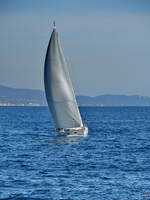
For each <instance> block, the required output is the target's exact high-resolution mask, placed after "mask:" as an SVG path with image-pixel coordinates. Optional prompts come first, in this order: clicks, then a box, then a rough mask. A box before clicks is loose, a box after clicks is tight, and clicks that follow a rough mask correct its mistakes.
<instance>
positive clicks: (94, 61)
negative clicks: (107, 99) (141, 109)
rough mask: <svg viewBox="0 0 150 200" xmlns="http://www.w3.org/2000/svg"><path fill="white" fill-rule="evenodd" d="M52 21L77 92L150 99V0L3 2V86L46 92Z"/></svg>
mask: <svg viewBox="0 0 150 200" xmlns="http://www.w3.org/2000/svg"><path fill="white" fill-rule="evenodd" d="M53 20H56V23H57V31H58V33H59V36H60V39H61V43H62V47H63V49H64V54H65V57H66V60H67V62H68V68H69V71H70V74H71V78H72V80H73V85H74V87H75V90H76V93H80V94H83V95H90V96H95V95H99V94H106V93H109V94H129V95H133V94H139V95H146V96H150V89H149V88H150V78H149V77H150V76H149V74H150V1H149V0H103V1H102V0H28V1H27V0H0V44H1V45H0V84H2V85H7V86H11V87H17V88H33V89H43V68H44V59H45V53H46V48H47V44H48V41H49V38H50V34H51V31H52V28H53V27H52V22H53Z"/></svg>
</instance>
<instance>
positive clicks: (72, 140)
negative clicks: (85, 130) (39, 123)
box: [51, 134, 88, 144]
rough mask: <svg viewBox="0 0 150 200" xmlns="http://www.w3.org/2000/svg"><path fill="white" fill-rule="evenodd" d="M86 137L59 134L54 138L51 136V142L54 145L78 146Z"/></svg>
mask: <svg viewBox="0 0 150 200" xmlns="http://www.w3.org/2000/svg"><path fill="white" fill-rule="evenodd" d="M87 136H88V134H86V135H82V136H81V135H78V134H69V135H66V134H61V135H60V134H59V135H56V136H52V137H51V138H52V141H53V142H55V143H59V144H78V143H79V142H80V141H81V139H84V138H86V137H87Z"/></svg>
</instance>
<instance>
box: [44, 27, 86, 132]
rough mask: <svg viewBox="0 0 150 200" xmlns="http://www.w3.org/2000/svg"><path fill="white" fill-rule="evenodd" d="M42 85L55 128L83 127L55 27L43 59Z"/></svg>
mask: <svg viewBox="0 0 150 200" xmlns="http://www.w3.org/2000/svg"><path fill="white" fill-rule="evenodd" d="M44 83H45V92H46V98H47V102H48V105H49V109H50V111H51V113H52V116H53V119H54V122H55V125H56V128H74V127H81V126H83V124H82V119H81V116H80V113H79V109H78V105H77V102H76V99H75V95H74V91H73V88H72V83H71V80H70V76H69V72H68V69H67V64H66V62H65V58H64V55H63V51H62V48H61V44H60V41H59V38H58V33H57V32H56V28H55V27H54V29H53V32H52V35H51V38H50V41H49V45H48V48H47V53H46V58H45V67H44Z"/></svg>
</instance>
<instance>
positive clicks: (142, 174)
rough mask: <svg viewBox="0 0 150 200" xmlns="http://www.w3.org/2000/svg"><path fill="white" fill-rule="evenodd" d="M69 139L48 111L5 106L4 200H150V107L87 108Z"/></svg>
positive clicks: (0, 187)
mask: <svg viewBox="0 0 150 200" xmlns="http://www.w3.org/2000/svg"><path fill="white" fill-rule="evenodd" d="M80 111H81V115H82V118H83V120H84V123H85V124H86V125H88V127H89V133H88V136H87V137H63V136H59V135H58V134H57V133H56V132H55V129H54V124H53V121H52V118H51V116H50V113H49V110H48V108H47V107H0V199H3V200H6V199H7V200H9V199H10V200H30V199H31V200H127V199H128V200H142V199H150V107H81V108H80Z"/></svg>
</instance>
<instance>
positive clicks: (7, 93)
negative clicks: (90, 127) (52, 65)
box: [0, 85, 150, 107]
mask: <svg viewBox="0 0 150 200" xmlns="http://www.w3.org/2000/svg"><path fill="white" fill-rule="evenodd" d="M77 102H78V105H79V106H98V107H105V106H150V97H145V96H139V95H111V94H106V95H99V96H96V97H89V96H82V95H80V96H77ZM0 106H47V102H46V98H45V93H44V91H42V90H33V89H16V88H10V87H6V86H2V85H0Z"/></svg>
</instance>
